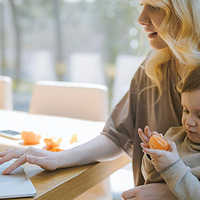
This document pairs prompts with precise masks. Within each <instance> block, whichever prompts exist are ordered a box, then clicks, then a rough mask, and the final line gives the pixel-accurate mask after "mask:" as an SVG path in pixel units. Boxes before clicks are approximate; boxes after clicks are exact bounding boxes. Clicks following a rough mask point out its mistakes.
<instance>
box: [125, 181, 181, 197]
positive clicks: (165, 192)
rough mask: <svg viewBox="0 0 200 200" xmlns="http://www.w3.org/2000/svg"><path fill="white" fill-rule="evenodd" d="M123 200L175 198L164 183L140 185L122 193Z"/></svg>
mask: <svg viewBox="0 0 200 200" xmlns="http://www.w3.org/2000/svg"><path fill="white" fill-rule="evenodd" d="M122 199H123V200H177V198H176V197H175V196H174V194H173V193H172V192H171V191H170V189H169V188H168V186H167V185H166V184H164V183H151V184H147V185H141V186H138V187H135V188H133V189H130V190H127V191H124V192H123V193H122Z"/></svg>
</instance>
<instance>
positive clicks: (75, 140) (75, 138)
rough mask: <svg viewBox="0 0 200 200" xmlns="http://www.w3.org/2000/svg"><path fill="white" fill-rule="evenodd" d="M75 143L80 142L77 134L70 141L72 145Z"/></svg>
mask: <svg viewBox="0 0 200 200" xmlns="http://www.w3.org/2000/svg"><path fill="white" fill-rule="evenodd" d="M75 142H78V138H77V135H76V134H74V135H73V136H72V138H71V140H70V144H73V143H75Z"/></svg>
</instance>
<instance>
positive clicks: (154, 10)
mask: <svg viewBox="0 0 200 200" xmlns="http://www.w3.org/2000/svg"><path fill="white" fill-rule="evenodd" d="M140 3H141V5H142V6H143V10H142V12H141V14H140V16H139V18H138V23H139V24H141V25H143V26H144V28H145V31H146V32H147V33H148V38H149V40H150V45H151V47H152V48H154V49H163V48H166V47H167V44H166V43H165V41H164V40H163V39H162V38H161V37H160V35H159V33H158V31H159V26H160V24H161V23H162V21H163V20H164V18H165V16H166V13H165V11H164V10H163V9H162V8H159V7H154V6H151V5H149V4H147V3H145V2H144V1H140Z"/></svg>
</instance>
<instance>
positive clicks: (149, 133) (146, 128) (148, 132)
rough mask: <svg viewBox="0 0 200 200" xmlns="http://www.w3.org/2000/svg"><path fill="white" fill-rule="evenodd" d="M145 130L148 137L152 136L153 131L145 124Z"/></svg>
mask: <svg viewBox="0 0 200 200" xmlns="http://www.w3.org/2000/svg"><path fill="white" fill-rule="evenodd" d="M144 132H145V135H146V136H147V137H148V138H150V137H151V135H152V133H151V131H150V129H149V127H148V126H145V128H144Z"/></svg>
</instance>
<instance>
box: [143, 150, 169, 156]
mask: <svg viewBox="0 0 200 200" xmlns="http://www.w3.org/2000/svg"><path fill="white" fill-rule="evenodd" d="M143 152H145V153H147V154H149V155H150V156H155V157H159V156H162V155H163V154H165V153H166V151H164V150H157V149H148V148H143Z"/></svg>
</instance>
